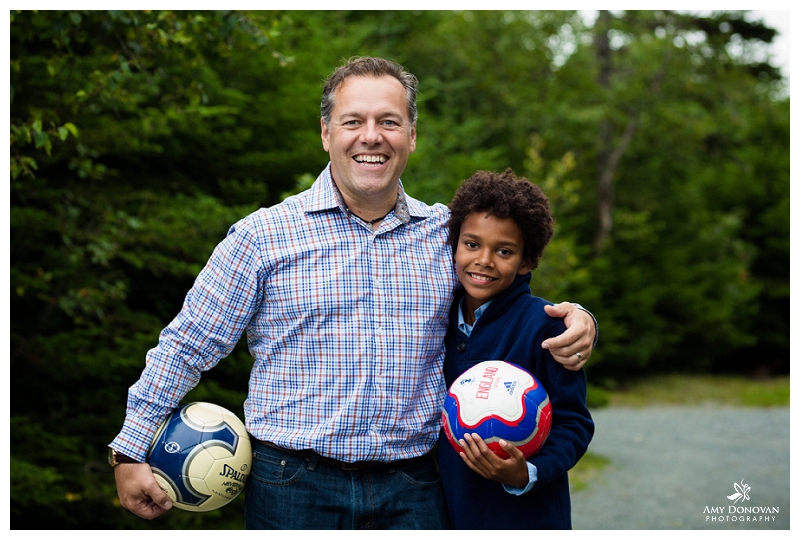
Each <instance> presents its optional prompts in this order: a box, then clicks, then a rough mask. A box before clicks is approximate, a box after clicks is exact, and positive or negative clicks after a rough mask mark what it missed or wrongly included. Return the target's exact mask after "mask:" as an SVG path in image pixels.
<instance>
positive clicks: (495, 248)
mask: <svg viewBox="0 0 800 540" xmlns="http://www.w3.org/2000/svg"><path fill="white" fill-rule="evenodd" d="M523 247H524V246H523V239H522V232H521V231H520V230H519V227H518V226H517V224H516V223H515V222H514V220H513V219H511V218H505V219H501V218H498V217H496V216H492V215H489V214H487V213H486V212H477V213H474V214H470V215H468V216H467V219H465V220H464V223H463V224H462V225H461V233H460V234H459V236H458V245H457V246H456V253H455V257H454V258H455V266H456V273H457V274H458V279H459V280H460V281H461V284H462V285H464V289H465V290H466V295H465V302H466V304H467V308H469V309H470V313H471V312H472V311H474V310H475V309H477V308H478V307H480V306H481V305H482V304H485V303H486V302H488V301H489V300H491V299H492V298H494V297H495V296H496V295H497V294H498V293H500V292H502V291H504V290H506V289H507V288H508V287H509V286H510V285H511V283H513V281H514V278H516V276H517V275H522V274H526V273H527V272H529V271H530V269H531V264H530V263H529V262H528V261H524V260H523V258H522V251H523Z"/></svg>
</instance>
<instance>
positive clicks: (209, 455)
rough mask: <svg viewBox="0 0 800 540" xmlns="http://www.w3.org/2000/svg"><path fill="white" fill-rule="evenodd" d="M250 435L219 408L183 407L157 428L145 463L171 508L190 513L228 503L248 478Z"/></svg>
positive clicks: (250, 452)
mask: <svg viewBox="0 0 800 540" xmlns="http://www.w3.org/2000/svg"><path fill="white" fill-rule="evenodd" d="M252 459H253V451H252V448H251V446H250V435H249V434H248V433H247V430H246V429H245V427H244V424H243V423H242V421H241V420H239V418H238V417H237V416H236V415H235V414H233V413H232V412H230V411H229V410H227V409H225V408H224V407H220V406H219V405H214V404H212V403H204V402H195V403H189V404H188V405H185V406H183V407H180V408H179V409H176V410H175V411H174V412H173V413H172V414H171V415H170V416H168V417H167V419H166V420H164V422H163V423H162V424H161V426H160V427H159V428H158V431H157V432H156V436H155V438H154V439H153V442H152V444H151V445H150V450H149V451H148V454H147V462H148V463H149V464H150V468H151V469H152V471H153V475H154V476H155V477H156V482H158V485H159V486H161V489H163V490H164V491H165V492H166V493H167V495H168V496H169V498H170V499H171V500H172V502H173V504H174V506H176V507H177V508H181V509H183V510H189V511H191V512H207V511H209V510H216V509H217V508H220V507H222V506H225V505H226V504H228V503H229V502H231V501H232V500H233V499H234V498H235V497H236V496H237V495H238V494H239V493H240V492H241V491H242V490H243V489H244V485H245V482H246V481H247V476H248V475H249V474H250V467H251V465H252Z"/></svg>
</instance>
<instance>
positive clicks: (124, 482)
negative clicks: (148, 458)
mask: <svg viewBox="0 0 800 540" xmlns="http://www.w3.org/2000/svg"><path fill="white" fill-rule="evenodd" d="M114 477H115V478H116V480H117V494H118V495H119V502H120V503H121V504H122V506H123V507H124V508H127V509H128V510H130V511H131V512H133V513H134V514H136V515H137V516H139V517H142V518H145V519H153V518H157V517H158V516H160V515H161V514H163V513H164V512H166V511H167V510H169V509H170V508H172V501H171V500H170V499H169V497H168V496H167V494H166V492H165V491H164V490H163V489H161V487H160V486H159V485H158V483H157V482H156V477H155V476H153V471H152V470H150V465H148V464H147V463H120V464H119V465H117V466H116V467H114Z"/></svg>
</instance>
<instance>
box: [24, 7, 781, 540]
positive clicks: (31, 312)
mask: <svg viewBox="0 0 800 540" xmlns="http://www.w3.org/2000/svg"><path fill="white" fill-rule="evenodd" d="M774 37H775V30H774V29H772V28H769V27H768V26H765V25H764V24H763V23H762V22H760V21H758V20H752V19H751V18H748V17H746V16H745V14H744V13H743V12H740V11H736V12H715V13H709V14H707V15H704V16H698V15H696V14H695V15H690V14H686V13H676V12H667V11H627V12H607V11H602V12H600V13H599V16H598V17H597V19H596V20H595V21H592V22H591V23H587V21H586V20H585V19H584V18H583V17H581V16H580V15H579V14H578V13H577V12H574V11H533V12H527V11H475V12H472V11H461V12H451V11H447V12H445V11H419V12H415V11H375V12H366V11H255V12H253V11H224V12H222V11H220V12H212V11H148V12H145V11H135V12H134V11H41V12H34V11H12V12H11V17H10V143H11V145H10V168H11V171H10V240H11V241H10V247H11V249H10V255H11V257H10V259H11V265H10V295H9V296H10V313H11V320H10V334H9V335H10V339H9V345H10V377H11V378H10V380H11V384H10V391H11V392H10V393H11V395H10V411H11V418H10V450H11V458H10V472H11V479H10V485H11V498H10V515H11V526H12V528H14V529H46V528H83V529H118V528H153V527H155V528H228V527H230V528H239V527H241V526H242V521H243V520H242V510H241V506H242V502H243V501H242V497H239V498H238V499H237V500H236V501H234V502H233V503H232V504H231V505H230V506H228V507H226V508H224V509H222V510H218V511H215V512H210V513H208V514H191V513H187V512H177V511H173V512H170V513H169V514H168V515H166V516H164V517H162V518H160V519H159V520H158V521H157V522H155V523H149V522H146V521H143V520H140V519H138V518H135V517H134V516H132V515H131V514H130V513H128V512H127V511H126V510H124V509H122V508H120V507H119V502H118V500H117V499H116V489H115V486H114V482H113V474H112V473H111V471H110V469H109V468H108V465H107V464H106V446H107V444H108V443H109V442H110V441H111V440H112V439H113V437H114V436H115V435H116V433H117V432H118V430H119V428H120V426H121V424H122V420H123V418H124V414H125V398H126V391H127V388H128V386H129V385H130V384H132V383H133V381H135V380H136V378H137V377H138V375H139V373H140V372H141V370H142V368H143V365H144V357H145V354H146V352H147V350H149V349H150V348H151V347H153V346H154V345H155V344H156V342H157V340H158V333H159V331H160V330H161V329H162V328H163V327H164V326H166V324H167V323H168V322H169V321H170V320H171V319H172V318H173V317H174V316H175V315H176V314H177V312H178V310H179V309H180V307H181V304H182V301H183V298H184V295H185V294H186V292H187V291H188V289H189V288H190V287H191V285H192V283H193V280H194V278H195V276H196V275H197V273H198V272H199V271H200V269H201V268H202V266H203V265H204V263H205V261H206V260H207V258H208V257H209V255H210V254H211V251H212V250H213V248H214V247H215V245H216V244H217V243H218V242H219V241H220V240H221V239H222V238H223V237H224V236H225V233H226V231H227V230H228V228H229V227H230V225H231V224H233V223H234V222H236V221H237V220H239V219H240V218H241V217H243V216H245V215H246V214H248V213H250V212H252V211H254V210H256V209H257V208H259V207H264V206H270V205H273V204H275V203H277V202H279V201H280V200H282V199H283V198H284V197H286V196H287V195H289V194H291V193H295V192H298V191H300V190H302V189H305V188H306V187H308V186H309V185H310V184H311V182H313V180H314V178H315V177H316V175H317V174H318V173H319V172H320V171H321V170H322V168H324V167H325V164H326V163H327V161H328V156H327V154H326V153H325V152H324V151H323V150H322V146H321V141H320V138H319V137H320V135H319V99H320V94H321V88H322V82H323V80H324V78H325V77H326V76H327V75H328V74H330V72H331V71H332V70H333V69H334V68H335V67H336V66H338V65H340V64H341V63H342V62H343V60H344V59H346V58H348V57H350V56H353V55H376V56H384V57H389V58H392V59H394V60H397V61H398V62H400V63H401V64H402V65H404V66H405V67H406V68H407V69H409V70H410V71H411V72H412V73H414V74H415V75H416V76H417V77H418V78H419V89H420V96H419V106H420V115H419V122H418V127H417V133H418V141H417V143H418V144H417V151H416V152H415V153H414V154H413V155H412V156H411V159H410V161H409V164H408V167H407V168H406V171H405V173H404V174H403V184H404V186H405V188H406V190H407V191H408V192H409V193H410V194H411V195H413V196H415V197H417V198H419V199H422V200H424V201H426V202H428V203H433V202H443V203H447V202H448V201H449V199H450V197H451V195H452V193H453V192H454V190H455V189H456V187H457V186H458V185H459V183H460V182H461V181H462V180H463V179H465V178H467V177H469V176H470V175H471V174H472V173H473V172H475V171H476V170H478V169H487V170H495V171H502V170H504V169H505V168H507V167H511V168H513V169H514V171H515V172H516V173H517V174H518V175H522V176H525V177H527V178H528V179H530V180H532V181H533V182H535V183H537V184H539V185H540V186H541V187H542V188H543V189H544V190H545V192H546V193H547V194H548V196H549V197H550V199H551V202H552V205H553V209H554V213H555V216H556V219H557V233H556V237H555V238H554V240H553V241H552V243H551V244H550V246H549V247H548V248H547V250H546V251H545V255H544V258H543V261H542V263H541V265H540V268H539V269H538V270H537V271H536V272H535V273H534V280H533V282H532V288H533V291H534V294H537V295H539V296H542V297H544V298H548V299H550V300H553V301H556V302H558V301H562V300H567V299H568V300H572V301H579V302H580V303H582V304H583V305H585V306H587V307H588V308H589V309H591V311H592V312H593V313H594V314H595V316H596V317H597V319H598V320H599V323H600V345H599V347H598V348H597V349H596V351H595V352H594V354H593V355H592V358H591V360H590V362H589V365H588V366H587V373H588V376H589V380H590V382H591V384H592V387H591V389H590V399H592V396H593V395H594V396H600V395H602V393H603V389H611V388H614V387H615V386H616V385H619V384H622V383H624V382H625V381H627V380H630V379H633V378H638V377H643V376H649V375H653V374H657V373H689V374H700V373H728V374H729V373H735V374H742V375H748V376H759V377H769V376H773V375H785V374H787V373H788V372H789V252H790V249H789V207H790V206H789V98H788V91H787V84H786V81H785V80H784V78H783V76H782V74H781V72H780V70H779V69H778V68H776V67H775V66H774V65H772V64H771V63H770V62H769V60H768V59H767V60H766V61H765V60H764V58H763V54H762V53H763V50H764V46H765V44H767V43H770V42H771V41H772V40H773V39H774ZM421 279H424V276H421ZM251 365H252V360H251V358H250V356H249V353H248V352H247V348H246V343H245V340H242V341H241V342H240V344H239V346H237V348H236V350H235V351H234V353H233V354H232V355H231V356H230V357H229V358H227V359H226V360H224V361H223V362H221V363H220V364H219V365H218V366H217V367H216V368H215V369H214V370H212V371H211V372H209V373H207V374H206V375H205V376H204V378H203V380H202V382H201V383H200V384H199V385H198V387H197V388H195V389H194V390H193V391H192V392H191V393H190V394H189V395H188V396H187V398H186V400H185V401H186V402H188V401H198V400H202V401H213V402H216V403H219V404H221V405H224V406H226V407H228V408H230V409H231V410H233V411H234V412H236V413H237V414H238V415H240V416H243V414H242V402H243V400H244V397H245V388H246V381H247V379H248V376H249V370H250V367H251Z"/></svg>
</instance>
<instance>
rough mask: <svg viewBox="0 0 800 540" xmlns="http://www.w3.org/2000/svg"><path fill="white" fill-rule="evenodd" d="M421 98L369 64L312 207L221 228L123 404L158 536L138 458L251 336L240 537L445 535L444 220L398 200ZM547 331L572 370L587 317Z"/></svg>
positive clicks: (157, 497) (332, 126)
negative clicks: (439, 457)
mask: <svg viewBox="0 0 800 540" xmlns="http://www.w3.org/2000/svg"><path fill="white" fill-rule="evenodd" d="M416 82H417V81H416V78H415V77H414V76H413V75H411V74H409V73H407V72H405V71H403V69H402V67H400V66H399V65H397V64H396V63H394V62H390V61H387V60H383V59H378V58H362V59H354V60H352V61H350V62H348V63H347V64H346V65H345V66H342V67H341V68H339V69H337V70H336V71H335V72H334V74H333V75H332V76H331V77H330V78H329V79H328V81H327V82H326V85H325V88H324V90H323V97H322V105H321V112H322V118H321V122H320V123H321V129H322V133H321V134H322V145H323V148H324V149H325V150H326V151H327V152H328V153H329V155H330V164H329V166H328V167H326V169H325V170H324V171H323V172H322V173H321V174H320V176H319V178H318V179H317V181H316V182H315V183H314V185H313V186H312V187H311V188H310V189H309V190H308V191H306V192H303V193H301V194H299V195H297V196H294V197H289V198H288V199H286V200H285V201H284V202H282V203H281V204H278V205H276V206H273V207H271V208H267V209H261V210H259V211H257V212H254V213H253V214H251V215H250V216H247V217H246V218H244V219H242V220H241V221H240V222H238V223H236V224H235V225H234V226H233V227H231V230H230V231H229V233H228V236H227V237H226V238H225V240H223V241H222V242H221V243H220V244H219V245H218V246H217V248H216V249H215V250H214V253H213V254H212V256H211V258H210V259H209V261H208V263H207V264H206V266H205V268H204V269H203V270H202V272H201V273H200V274H199V275H198V278H197V280H196V282H195V284H194V286H193V287H192V289H191V290H190V291H189V293H188V294H187V296H186V300H185V302H184V305H183V308H182V309H181V312H180V313H179V314H178V316H177V317H176V318H175V320H174V321H172V323H171V324H170V325H169V326H168V327H167V328H165V329H164V330H163V331H162V333H161V337H160V339H159V344H158V346H157V347H156V348H154V349H152V350H151V351H150V352H149V353H148V357H147V366H146V367H145V369H144V371H143V372H142V376H141V377H140V379H139V381H137V383H135V384H134V385H133V386H132V387H131V388H130V391H129V396H128V413H127V416H126V419H125V423H124V425H123V428H122V431H121V432H120V434H119V435H118V436H117V438H116V439H115V440H114V441H113V442H112V443H111V445H110V447H111V449H112V451H113V454H114V457H115V459H116V462H118V463H120V464H119V465H117V466H116V467H115V476H116V481H117V489H118V492H119V497H120V501H121V503H122V505H123V506H124V507H125V508H127V509H129V510H131V511H132V512H134V513H135V514H137V515H139V516H141V517H145V518H150V519H152V518H154V517H156V516H158V515H160V514H162V513H163V512H165V511H166V510H168V509H169V508H170V507H171V504H170V502H169V500H168V498H167V497H166V495H165V493H164V492H163V491H162V490H161V489H160V488H159V487H158V485H157V484H156V482H155V479H154V477H153V475H152V472H151V471H150V468H149V465H147V464H146V463H143V462H144V459H145V457H146V452H147V447H148V445H149V443H150V441H151V440H152V437H153V434H154V433H155V430H156V428H157V427H158V425H159V423H160V421H161V420H162V419H163V418H164V417H165V416H166V415H167V414H168V413H169V412H170V411H171V410H172V409H173V408H175V407H176V406H177V405H178V404H179V402H180V400H181V399H182V398H183V396H184V395H185V394H186V393H187V392H188V391H189V390H190V389H191V388H193V387H194V386H195V385H196V384H197V383H198V382H199V380H200V374H201V372H202V371H205V370H208V369H211V368H212V367H213V366H214V365H216V363H217V362H218V361H219V360H220V359H221V358H223V357H224V356H226V355H227V354H229V353H230V351H231V350H232V349H233V347H234V345H235V344H236V342H237V341H238V339H239V337H240V336H241V334H242V332H243V331H245V330H247V338H248V345H249V348H250V351H251V353H252V355H253V358H254V361H255V362H254V366H253V370H252V372H251V377H250V384H249V392H248V398H247V401H246V402H245V406H244V410H245V420H246V425H247V428H248V431H249V432H250V434H251V436H252V437H251V439H252V441H253V446H254V459H253V469H252V472H251V474H250V477H249V479H248V482H247V485H246V490H247V493H246V504H247V507H246V525H247V527H248V528H285V529H300V528H314V529H325V528H420V529H436V528H442V527H445V526H446V517H445V514H444V505H443V497H442V492H441V487H440V483H439V479H438V473H437V471H436V469H435V465H434V463H433V460H432V459H431V457H430V455H429V454H430V452H431V449H432V448H433V446H434V443H435V442H436V439H437V437H438V432H439V416H440V407H441V403H442V400H443V396H444V393H445V387H444V380H443V378H442V359H443V355H444V339H443V338H444V334H445V332H446V329H447V318H448V311H449V307H450V302H451V301H452V296H453V291H454V289H455V287H456V284H457V280H456V277H455V274H454V273H453V270H452V255H451V253H450V249H449V245H448V243H447V227H446V224H447V217H448V212H447V208H446V207H445V206H443V205H441V204H437V205H433V206H428V205H425V204H424V203H421V202H420V201H416V200H414V199H412V198H411V197H408V196H406V195H405V193H404V191H403V187H402V184H401V183H400V175H401V173H402V172H403V170H404V168H405V165H406V163H407V161H408V157H409V155H410V154H411V153H412V152H413V151H414V149H415V146H416V117H417V113H416ZM550 315H552V316H555V317H565V323H566V324H567V326H568V331H567V332H566V333H565V334H563V335H562V336H559V337H557V338H553V339H552V340H549V343H547V345H548V346H549V348H550V349H551V351H552V353H553V356H554V358H556V359H557V360H558V361H560V362H562V363H564V364H565V365H568V366H571V367H572V368H576V369H577V368H579V367H581V366H582V365H583V363H584V362H585V361H586V360H587V359H588V358H589V355H590V354H591V350H592V346H593V342H594V336H595V333H596V330H595V326H594V322H593V320H592V317H591V316H590V315H588V314H587V313H585V312H583V311H580V310H578V309H577V308H576V307H575V306H573V305H572V304H568V303H565V304H561V305H558V306H553V309H552V311H551V312H550Z"/></svg>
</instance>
